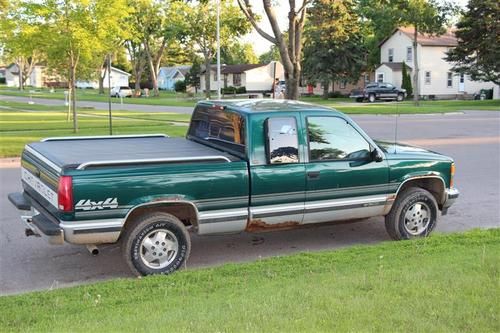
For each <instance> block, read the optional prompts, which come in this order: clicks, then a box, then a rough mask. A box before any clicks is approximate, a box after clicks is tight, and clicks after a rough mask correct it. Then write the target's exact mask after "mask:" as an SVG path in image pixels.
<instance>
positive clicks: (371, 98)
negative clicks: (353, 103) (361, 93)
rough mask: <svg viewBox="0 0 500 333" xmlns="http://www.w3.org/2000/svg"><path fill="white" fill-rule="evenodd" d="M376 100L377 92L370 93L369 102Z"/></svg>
mask: <svg viewBox="0 0 500 333" xmlns="http://www.w3.org/2000/svg"><path fill="white" fill-rule="evenodd" d="M375 100H376V97H375V94H370V95H368V102H370V103H373V102H375Z"/></svg>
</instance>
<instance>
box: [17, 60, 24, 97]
mask: <svg viewBox="0 0 500 333" xmlns="http://www.w3.org/2000/svg"><path fill="white" fill-rule="evenodd" d="M17 69H18V71H19V72H18V75H17V78H18V79H19V90H21V91H23V90H24V79H23V72H24V64H23V61H22V60H20V61H18V63H17Z"/></svg>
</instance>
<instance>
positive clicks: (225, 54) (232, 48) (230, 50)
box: [220, 40, 259, 65]
mask: <svg viewBox="0 0 500 333" xmlns="http://www.w3.org/2000/svg"><path fill="white" fill-rule="evenodd" d="M220 53H221V63H223V64H227V65H235V64H256V63H258V61H259V59H258V58H257V55H255V51H254V50H253V46H252V44H250V43H240V42H238V41H237V40H236V41H234V42H232V43H229V44H228V45H224V47H221V51H220Z"/></svg>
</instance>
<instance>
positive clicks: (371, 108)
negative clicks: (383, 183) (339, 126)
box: [302, 96, 500, 114]
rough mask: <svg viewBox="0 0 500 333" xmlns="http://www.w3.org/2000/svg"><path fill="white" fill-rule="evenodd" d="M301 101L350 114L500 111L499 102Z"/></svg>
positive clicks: (314, 98) (315, 99)
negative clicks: (415, 103)
mask: <svg viewBox="0 0 500 333" xmlns="http://www.w3.org/2000/svg"><path fill="white" fill-rule="evenodd" d="M302 101H304V102H308V103H315V104H320V105H324V106H328V107H331V108H334V109H337V110H339V111H342V112H344V113H350V114H410V113H447V112H456V111H464V110H491V111H500V100H485V101H475V100H471V101H460V100H456V101H455V100H452V101H420V106H415V105H414V103H413V102H412V101H404V102H399V103H396V102H392V103H388V102H377V103H367V102H364V103H356V102H353V101H352V100H347V99H342V98H339V99H328V100H325V99H322V98H321V97H318V96H314V97H303V98H302Z"/></svg>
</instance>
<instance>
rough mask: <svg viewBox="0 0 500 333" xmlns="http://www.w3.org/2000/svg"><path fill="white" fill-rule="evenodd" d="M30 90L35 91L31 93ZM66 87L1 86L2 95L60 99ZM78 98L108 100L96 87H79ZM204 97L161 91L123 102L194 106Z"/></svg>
mask: <svg viewBox="0 0 500 333" xmlns="http://www.w3.org/2000/svg"><path fill="white" fill-rule="evenodd" d="M30 91H34V92H33V93H31V92H30ZM64 91H65V89H56V90H55V92H53V93H52V92H50V90H49V89H46V88H36V89H32V88H29V87H28V88H26V89H25V91H19V90H16V89H13V88H7V87H0V95H5V96H23V97H30V96H31V97H33V98H34V100H35V101H36V98H49V99H60V100H64ZM76 91H77V95H76V97H77V100H79V101H94V102H108V95H107V93H106V94H104V95H99V91H98V90H96V89H77V90H76ZM202 98H203V97H201V96H198V98H195V99H193V98H187V97H186V94H181V93H175V92H170V91H160V96H159V97H153V96H150V97H148V98H124V99H123V103H127V104H143V105H168V106H188V107H192V106H194V105H195V104H196V101H197V100H199V99H202ZM111 100H112V101H113V103H119V101H120V99H119V98H112V99H111Z"/></svg>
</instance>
